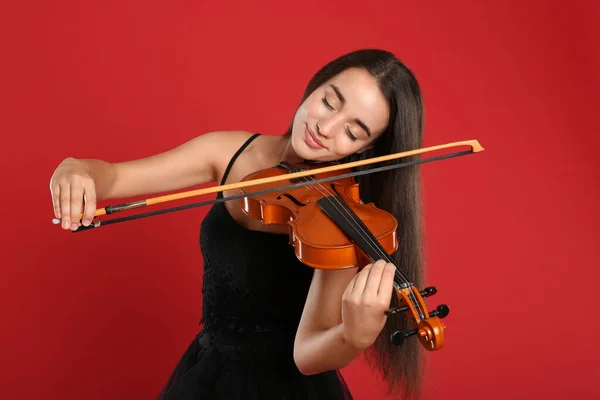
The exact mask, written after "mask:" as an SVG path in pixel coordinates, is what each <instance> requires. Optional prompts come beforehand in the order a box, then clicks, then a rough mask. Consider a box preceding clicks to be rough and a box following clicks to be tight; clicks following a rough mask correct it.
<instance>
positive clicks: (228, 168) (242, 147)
mask: <svg viewBox="0 0 600 400" xmlns="http://www.w3.org/2000/svg"><path fill="white" fill-rule="evenodd" d="M259 135H260V134H259V133H255V134H253V135H252V136H250V137H249V138H248V139H247V140H246V142H245V143H244V144H243V145H242V146H241V147H240V148H239V149H238V150H237V151H236V152H235V154H234V155H233V157H231V160H229V164H227V168H226V169H225V173H224V174H223V178H222V179H221V185H224V184H225V181H226V180H227V175H229V171H230V170H231V167H233V163H234V162H235V160H236V159H237V158H238V156H239V155H240V154H242V152H243V151H244V150H245V149H246V147H248V145H249V144H250V143H252V141H253V140H254V139H256V138H257V137H258V136H259ZM218 196H219V197H221V196H223V192H219V194H218Z"/></svg>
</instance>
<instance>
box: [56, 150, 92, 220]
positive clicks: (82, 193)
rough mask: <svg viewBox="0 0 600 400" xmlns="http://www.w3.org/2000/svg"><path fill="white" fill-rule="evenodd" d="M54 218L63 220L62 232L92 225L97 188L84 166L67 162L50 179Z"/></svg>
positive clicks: (61, 164) (77, 162) (70, 159)
mask: <svg viewBox="0 0 600 400" xmlns="http://www.w3.org/2000/svg"><path fill="white" fill-rule="evenodd" d="M50 194H51V197H52V204H53V206H54V216H55V217H56V218H58V219H61V220H62V221H61V226H62V228H63V229H71V230H76V229H77V228H78V226H79V221H80V217H81V214H82V213H83V217H82V220H81V223H82V224H83V225H84V226H88V225H90V223H91V222H92V219H93V218H94V213H95V211H96V184H95V183H94V180H93V179H92V177H91V176H90V174H89V172H88V170H87V167H86V165H85V163H84V162H82V161H80V160H77V159H75V158H67V159H65V160H64V161H63V162H61V163H60V164H59V165H58V167H57V168H56V170H55V171H54V173H53V174H52V178H51V179H50Z"/></svg>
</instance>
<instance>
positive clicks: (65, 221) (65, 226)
mask: <svg viewBox="0 0 600 400" xmlns="http://www.w3.org/2000/svg"><path fill="white" fill-rule="evenodd" d="M62 226H63V228H65V229H68V228H69V221H68V220H66V219H65V220H64V221H63V224H62Z"/></svg>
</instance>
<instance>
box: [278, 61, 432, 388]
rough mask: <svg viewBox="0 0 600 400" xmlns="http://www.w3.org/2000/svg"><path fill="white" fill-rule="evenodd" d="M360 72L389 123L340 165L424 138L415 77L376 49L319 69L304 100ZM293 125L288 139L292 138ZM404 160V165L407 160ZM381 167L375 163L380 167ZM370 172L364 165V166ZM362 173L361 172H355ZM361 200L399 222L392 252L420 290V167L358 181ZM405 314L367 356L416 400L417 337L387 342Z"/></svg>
mask: <svg viewBox="0 0 600 400" xmlns="http://www.w3.org/2000/svg"><path fill="white" fill-rule="evenodd" d="M353 67H358V68H363V69H364V70H366V71H368V72H369V73H370V74H371V75H372V76H373V78H374V79H375V80H376V81H377V83H378V85H379V88H380V90H381V92H382V93H383V95H384V96H385V98H386V99H387V102H388V104H389V107H390V119H389V122H388V126H387V128H386V130H385V131H384V133H383V134H382V135H381V136H380V137H379V138H378V139H377V140H376V141H375V143H374V146H373V147H372V148H371V149H368V150H366V151H364V152H363V153H361V154H353V155H351V156H349V157H347V158H345V159H343V160H341V161H342V162H348V161H356V160H362V159H366V158H372V157H376V156H382V155H386V154H391V153H397V152H401V151H407V150H413V149H417V148H419V147H421V143H422V138H423V102H422V98H421V89H420V86H419V84H418V82H417V80H416V78H415V76H414V74H413V73H412V72H411V71H410V70H409V69H408V68H407V67H406V66H405V65H404V64H403V63H402V62H401V61H400V60H399V59H398V58H397V57H396V56H394V55H393V54H392V53H391V52H388V51H385V50H379V49H364V50H357V51H353V52H351V53H348V54H345V55H343V56H341V57H339V58H337V59H335V60H333V61H331V62H329V63H328V64H326V65H325V66H323V67H322V68H321V69H320V70H319V71H318V72H317V73H316V74H315V75H314V76H313V78H312V79H311V80H310V82H309V83H308V85H307V87H306V90H305V92H304V95H303V97H302V100H301V102H300V103H302V102H304V100H305V99H306V98H307V97H308V96H309V95H310V94H311V93H312V92H313V91H314V90H315V89H317V88H318V87H319V86H321V85H322V84H323V83H325V82H326V81H328V80H329V79H331V78H333V77H334V76H335V75H337V74H339V73H341V72H343V71H344V70H346V69H348V68H353ZM291 133H292V125H290V127H289V128H288V130H287V132H286V134H285V135H286V136H289V135H291ZM416 157H417V156H415V157H413V158H405V159H402V161H410V160H412V159H414V158H416ZM382 165H385V164H383V163H382V164H377V165H376V166H382ZM367 168H368V167H367ZM359 169H360V168H359ZM356 179H357V181H358V182H359V185H360V192H361V200H362V201H363V202H364V203H370V202H373V203H374V204H375V205H376V206H377V207H379V208H381V209H384V210H386V211H388V212H390V213H391V214H392V215H394V217H396V219H397V220H398V232H397V234H398V241H399V247H398V250H397V251H396V252H395V253H394V254H393V256H392V257H393V259H394V260H395V262H396V266H397V267H398V268H399V269H400V270H401V271H402V272H403V273H404V274H405V275H406V276H407V277H408V278H409V279H410V280H411V281H412V282H414V283H415V284H416V285H417V287H418V288H421V284H422V279H423V255H422V248H421V246H422V243H421V229H422V227H421V209H420V176H419V167H418V166H410V167H403V168H397V169H392V170H390V171H385V172H377V173H373V174H366V175H362V176H358V177H356ZM409 329H410V328H409V324H408V321H407V320H406V318H405V317H404V316H403V315H396V316H390V317H388V319H387V322H386V325H385V327H384V329H383V331H382V332H381V334H380V335H379V336H378V338H377V340H376V341H375V343H374V344H373V345H372V346H371V347H370V348H369V349H368V350H367V352H366V353H365V355H366V358H367V360H368V361H369V362H370V364H371V366H372V367H375V368H376V369H377V370H378V371H379V372H380V373H381V375H382V377H383V378H384V380H385V381H386V382H388V384H389V392H390V393H394V394H398V395H400V394H403V397H405V398H409V397H418V395H419V393H420V385H421V371H422V365H421V348H420V343H419V341H418V339H417V338H416V337H411V338H409V339H407V340H406V341H405V342H404V344H402V345H401V346H395V345H393V344H392V343H391V341H390V336H391V334H392V333H393V332H395V331H398V330H401V331H406V330H409Z"/></svg>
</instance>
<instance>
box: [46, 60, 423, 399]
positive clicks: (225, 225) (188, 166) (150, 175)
mask: <svg viewBox="0 0 600 400" xmlns="http://www.w3.org/2000/svg"><path fill="white" fill-rule="evenodd" d="M422 115H423V112H422V101H421V94H420V88H419V85H418V83H417V81H416V79H415V77H414V76H413V74H412V73H411V71H410V70H409V69H408V68H407V67H405V66H404V65H403V64H402V63H401V62H400V61H399V60H398V59H397V58H395V57H394V56H393V55H392V54H391V53H389V52H387V51H382V50H360V51H355V52H352V53H349V54H346V55H344V56H342V57H340V58H338V59H336V60H334V61H332V62H330V63H329V64H327V65H325V66H324V67H323V68H322V69H321V70H320V71H318V72H317V74H316V75H315V76H314V77H313V78H312V79H311V81H310V82H309V84H308V87H307V89H306V91H305V94H304V96H303V99H302V101H301V104H300V106H299V108H298V110H297V112H296V113H295V116H294V119H293V122H292V124H291V126H290V127H289V129H288V130H287V132H286V133H285V135H282V136H262V135H258V134H253V133H250V132H244V131H227V132H211V133H207V134H204V135H201V136H199V137H197V138H195V139H193V140H191V141H189V142H187V143H185V144H183V145H181V146H179V147H177V148H175V149H172V150H170V151H167V152H165V153H162V154H158V155H154V156H151V157H148V158H144V159H140V160H134V161H128V162H122V163H108V162H105V161H102V160H80V159H73V158H68V159H66V160H64V161H63V162H62V163H61V164H60V165H59V166H58V167H57V169H56V171H55V172H54V175H53V177H52V179H51V193H52V198H53V203H54V212H55V214H56V217H57V218H61V219H62V222H63V225H62V227H63V228H64V229H76V227H77V222H78V221H79V216H80V213H81V212H83V219H82V223H83V225H85V226H88V225H89V224H90V221H91V219H92V217H93V213H94V210H95V208H96V200H97V199H114V198H124V197H129V196H136V195H142V194H151V193H158V192H165V191H170V190H175V189H181V188H186V187H190V186H194V185H198V184H201V183H205V182H210V181H215V182H220V183H221V184H224V183H231V182H236V181H239V180H240V179H241V178H243V177H244V176H246V175H247V174H249V173H250V172H253V171H256V170H260V169H264V168H270V167H272V166H273V165H276V164H278V163H279V162H280V161H282V160H286V161H288V162H292V163H293V162H300V161H302V160H320V161H330V160H341V161H343V162H346V161H353V160H357V159H363V158H370V157H374V156H379V155H384V154H389V153H396V152H400V151H405V150H409V149H415V148H419V147H420V146H421V139H422ZM358 180H359V182H360V185H361V186H360V188H361V198H362V201H363V202H365V203H367V202H374V203H375V205H376V206H378V207H380V208H383V209H385V210H387V211H389V212H391V213H392V214H393V215H394V216H395V217H396V218H397V219H398V222H399V225H398V239H399V243H400V246H399V248H398V251H397V252H396V254H395V259H396V265H397V266H398V267H399V268H400V269H401V270H402V271H403V272H404V273H405V274H406V275H407V276H408V277H409V278H410V279H411V280H412V281H413V282H415V283H416V284H417V285H420V279H421V268H422V266H421V248H420V240H421V238H420V221H419V186H418V184H419V176H418V169H417V168H416V167H409V168H400V169H395V170H392V171H389V172H384V173H377V174H368V175H363V176H360V177H358ZM233 194H235V193H234V192H224V193H219V194H218V196H229V195H233ZM84 196H85V202H84V201H83V198H84ZM200 246H201V251H202V253H203V256H204V280H203V316H202V323H203V325H204V326H203V328H202V330H201V332H200V333H199V334H198V336H197V337H196V338H194V340H193V341H192V343H191V345H190V346H189V348H188V349H187V351H186V352H185V354H184V355H183V357H182V358H181V360H180V362H179V364H178V365H177V367H176V368H175V371H174V372H173V374H172V376H171V378H170V379H169V380H168V382H167V384H166V385H165V387H164V389H163V391H162V392H161V394H160V396H159V397H160V398H161V399H163V400H167V399H220V398H223V399H237V398H244V399H349V398H351V395H350V393H349V391H348V389H347V387H346V384H345V382H344V380H343V378H342V377H341V375H340V374H339V373H338V370H339V369H340V368H342V367H344V366H346V365H348V364H349V363H350V362H351V361H352V360H354V359H355V358H356V357H357V356H359V355H360V354H362V353H363V352H365V351H367V352H366V355H367V356H369V357H368V359H369V360H371V361H372V362H373V364H374V365H375V366H376V367H377V368H378V369H379V371H380V372H381V373H382V374H383V377H384V378H385V379H386V380H387V382H388V383H389V386H390V388H391V389H398V388H401V389H402V390H403V391H404V393H405V395H407V396H408V395H411V394H416V393H418V386H419V376H420V358H419V343H418V341H417V340H408V341H407V342H406V343H405V344H404V345H402V346H400V347H395V346H393V345H392V344H391V343H390V339H389V338H390V334H391V333H392V332H393V331H395V330H399V329H401V330H406V329H407V327H408V326H407V324H406V322H405V320H404V318H403V317H390V318H389V319H388V318H387V317H386V316H385V315H384V310H386V309H387V308H388V307H389V305H390V299H391V295H392V281H393V274H394V270H395V267H394V265H393V264H390V263H385V262H383V261H377V262H375V263H373V264H370V265H368V266H367V267H365V268H364V269H363V270H361V272H359V273H357V270H356V269H350V270H340V271H324V270H314V269H312V268H309V267H307V266H305V265H303V264H302V263H301V262H299V261H298V259H297V258H296V257H295V255H294V252H293V248H292V247H291V246H290V245H289V243H288V235H287V229H282V228H281V227H279V228H277V227H273V226H263V225H261V224H260V222H257V221H253V220H250V219H249V218H247V217H246V216H245V215H244V214H243V213H242V211H241V210H240V207H239V202H238V201H233V202H226V203H219V204H216V205H214V206H213V207H212V208H211V209H210V211H209V212H208V214H207V215H206V217H205V219H204V220H203V222H202V225H201V230H200ZM340 321H342V322H340Z"/></svg>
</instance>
